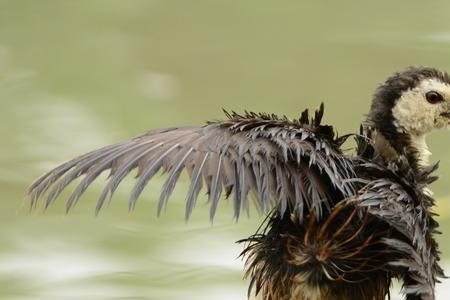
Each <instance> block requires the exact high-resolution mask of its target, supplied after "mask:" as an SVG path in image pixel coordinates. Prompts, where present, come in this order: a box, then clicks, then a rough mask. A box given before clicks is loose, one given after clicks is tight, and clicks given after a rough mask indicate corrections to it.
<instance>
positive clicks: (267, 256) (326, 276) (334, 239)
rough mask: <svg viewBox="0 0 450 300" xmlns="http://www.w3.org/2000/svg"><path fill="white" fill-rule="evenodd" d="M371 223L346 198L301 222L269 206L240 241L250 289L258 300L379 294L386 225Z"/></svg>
mask: <svg viewBox="0 0 450 300" xmlns="http://www.w3.org/2000/svg"><path fill="white" fill-rule="evenodd" d="M375 222H377V221H376V220H375V219H374V218H371V217H370V215H369V214H368V213H367V212H364V211H361V210H359V209H357V208H355V207H353V206H351V205H350V204H348V203H346V202H342V203H340V204H338V205H336V206H335V208H334V209H333V210H332V212H331V213H330V214H329V215H328V217H327V218H324V219H322V220H320V221H318V219H317V217H316V216H315V215H314V214H313V213H311V214H310V215H309V216H308V217H307V218H305V221H304V222H303V223H302V224H300V223H299V222H298V217H297V216H296V215H295V213H290V214H288V213H286V214H285V215H284V216H282V215H280V213H279V211H274V212H273V213H272V215H271V216H270V218H269V220H268V222H267V223H266V227H265V229H264V230H262V232H259V233H256V234H255V235H253V236H250V237H249V238H247V239H245V240H242V241H240V242H245V243H247V246H246V248H245V250H244V251H243V252H242V254H241V255H242V256H243V257H245V258H246V277H250V278H251V281H252V284H251V286H250V290H251V292H252V293H253V294H257V295H259V297H260V299H263V300H280V299H283V300H284V299H286V300H288V299H308V300H315V299H317V300H318V299H336V300H341V299H342V300H343V299H346V300H353V299H359V300H365V299H371V300H373V299H385V298H386V296H387V295H388V294H389V286H390V276H388V272H387V271H386V268H385V267H386V264H387V256H389V255H391V253H390V250H389V249H388V247H387V246H386V244H384V243H383V242H382V236H385V235H386V230H389V229H388V228H383V225H381V224H375ZM380 229H381V230H380ZM258 299H259V298H258Z"/></svg>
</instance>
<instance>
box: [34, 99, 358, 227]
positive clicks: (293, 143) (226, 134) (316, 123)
mask: <svg viewBox="0 0 450 300" xmlns="http://www.w3.org/2000/svg"><path fill="white" fill-rule="evenodd" d="M226 115H227V117H228V119H227V120H226V121H223V122H210V123H208V124H206V125H204V126H198V127H176V128H170V129H163V130H154V131H150V132H148V133H146V134H143V135H141V136H138V137H136V138H133V139H131V140H129V141H126V142H123V143H118V144H115V145H111V146H107V147H104V148H101V149H99V150H96V151H93V152H90V153H87V154H85V155H82V156H80V157H77V158H75V159H73V160H71V161H69V162H66V163H64V164H62V165H60V166H59V167H57V168H55V169H53V170H52V171H50V172H49V173H47V174H45V175H44V176H42V177H41V178H39V179H38V180H37V181H36V182H35V183H33V184H32V186H31V187H30V188H29V195H30V196H31V199H32V203H33V205H35V204H36V202H37V201H38V199H39V198H41V197H43V194H45V193H46V194H47V195H46V199H45V207H48V205H50V204H51V203H52V202H53V201H54V200H55V199H56V198H57V197H58V195H59V194H60V193H61V191H62V190H64V189H65V188H66V187H67V186H68V185H69V184H70V183H71V182H72V181H74V180H75V179H77V178H79V177H82V176H83V178H82V180H81V181H80V183H79V184H78V186H77V187H76V188H75V189H74V191H73V193H72V195H71V196H70V198H69V199H68V200H67V206H66V208H67V210H69V209H70V208H71V207H72V206H73V205H74V204H75V203H76V202H77V201H78V199H79V197H80V196H81V195H82V194H83V193H84V192H85V191H86V189H87V188H88V187H89V185H90V184H91V183H92V182H93V181H94V180H95V179H96V178H97V177H98V176H99V175H100V174H101V173H102V172H104V171H106V170H109V172H110V175H109V178H108V181H107V184H106V186H105V188H104V189H103V192H102V193H101V195H100V197H99V200H98V203H97V208H96V211H97V212H98V211H99V210H100V209H101V208H102V206H103V204H104V203H105V200H107V199H108V198H109V197H111V196H112V195H113V194H114V192H115V190H116V189H117V187H118V185H119V184H120V183H121V182H122V180H123V179H124V178H125V177H126V176H127V175H128V174H130V172H132V171H133V170H134V169H137V182H136V184H135V185H134V188H133V190H132V191H131V196H130V200H129V206H130V208H134V206H135V203H136V201H137V199H138V198H139V196H140V195H141V193H142V191H143V190H144V187H145V186H146V184H147V183H148V182H149V180H151V179H152V177H153V176H154V175H155V174H156V173H158V171H160V170H162V171H163V172H165V173H167V180H166V181H165V183H164V185H163V187H162V191H161V196H160V199H159V205H158V213H159V212H160V211H161V209H162V208H163V207H165V205H166V204H167V201H168V199H169V197H170V195H171V193H172V191H173V189H174V187H175V184H176V182H177V180H178V179H179V176H180V174H181V173H182V171H183V170H186V171H187V173H188V174H189V177H190V181H191V182H190V186H189V190H188V192H187V197H186V218H188V217H189V215H190V213H191V211H192V209H193V207H194V205H195V202H196V199H197V197H198V195H199V192H200V190H201V189H202V187H203V186H206V188H207V193H208V195H209V197H208V200H209V202H210V216H211V219H212V218H213V217H214V215H215V212H216V208H217V205H218V201H219V199H220V196H221V194H225V195H226V197H229V196H230V195H232V199H233V203H234V205H233V206H234V214H235V217H236V218H238V217H239V214H240V211H241V209H248V207H249V204H248V202H249V201H248V198H249V197H248V196H249V194H252V195H254V196H255V197H254V198H255V200H256V203H257V206H258V207H259V209H260V210H261V211H264V212H265V211H267V210H268V209H270V208H271V207H273V206H274V205H278V207H279V209H280V210H281V211H282V212H284V211H285V210H286V209H287V208H289V209H296V210H297V211H298V213H299V214H298V215H299V216H300V217H302V216H303V215H304V214H305V213H307V212H308V211H310V210H312V209H314V210H316V213H317V215H318V216H320V215H322V213H323V210H324V209H329V208H330V207H331V206H332V205H333V203H335V202H337V201H339V200H340V199H342V198H343V197H347V196H348V195H352V194H353V189H352V185H351V183H350V182H349V181H348V179H349V178H352V177H353V174H354V173H353V165H352V164H353V162H352V160H351V159H348V158H346V157H345V156H344V155H343V153H342V152H341V150H340V146H341V145H342V143H343V142H344V141H345V137H341V138H337V137H335V135H334V132H333V128H332V127H330V126H324V125H320V122H321V118H322V115H323V105H322V106H321V108H320V109H319V110H318V111H316V113H315V117H314V118H312V119H311V120H310V119H309V116H308V111H307V110H306V111H305V112H304V113H303V114H302V116H301V118H299V119H296V120H288V119H287V118H286V117H284V118H278V117H277V116H275V115H266V114H255V113H246V114H245V115H243V116H242V115H238V114H236V113H234V112H233V113H232V114H229V113H226Z"/></svg>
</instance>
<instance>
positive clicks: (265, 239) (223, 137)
mask: <svg viewBox="0 0 450 300" xmlns="http://www.w3.org/2000/svg"><path fill="white" fill-rule="evenodd" d="M322 115H323V106H321V108H320V109H319V110H318V111H316V113H315V115H314V117H313V118H310V117H309V116H308V112H307V111H305V112H304V113H303V114H302V116H301V117H300V118H299V119H296V120H289V119H287V118H278V117H277V116H275V115H266V114H255V113H246V114H245V115H238V114H236V113H233V114H228V113H227V117H228V119H227V120H226V121H223V122H211V123H208V124H206V125H204V126H197V127H196V126H193V127H179V128H171V129H164V130H155V131H151V132H148V133H146V134H144V135H141V136H139V137H137V138H134V139H132V140H129V141H127V142H124V143H119V144H116V145H112V146H108V147H105V148H102V149H100V150H97V151H93V152H91V153H88V154H85V155H83V156H80V157H78V158H75V159H74V160H72V161H69V162H67V163H65V164H63V165H61V166H59V167H57V168H56V169H54V170H52V171H51V172H49V173H48V174H46V175H44V176H43V177H41V178H40V179H38V180H37V181H36V182H35V183H34V184H33V185H32V186H31V187H30V191H29V193H30V196H31V198H32V203H33V204H35V203H36V201H37V200H38V199H39V198H40V197H42V195H43V194H44V193H45V192H48V195H47V198H46V201H45V206H46V207H47V206H48V205H49V204H51V203H52V202H53V201H54V200H55V199H56V197H57V196H58V195H59V194H60V192H61V191H62V190H63V189H64V188H66V187H67V185H68V184H70V183H71V182H72V181H73V180H75V179H77V178H78V177H80V176H82V175H85V176H84V178H83V179H82V181H81V182H80V183H79V185H78V186H77V187H76V189H75V190H74V192H73V194H72V196H71V197H70V198H69V200H68V202H67V209H70V208H71V207H72V206H73V205H74V204H75V203H76V201H77V200H78V198H79V197H80V195H81V194H82V193H83V192H84V191H85V190H86V188H87V187H88V186H89V185H90V184H91V183H92V181H93V180H95V179H96V178H97V177H98V176H99V175H100V174H101V173H102V172H103V171H105V170H110V177H109V181H108V183H107V185H106V187H105V189H104V190H103V192H102V194H101V196H100V199H99V201H98V204H97V211H98V210H100V209H101V207H102V206H103V204H104V202H105V200H107V199H108V198H109V197H111V195H112V194H113V193H114V191H115V190H116V188H117V186H118V185H119V184H120V182H121V181H122V180H123V179H124V178H125V177H126V176H127V175H128V174H129V173H130V172H131V171H132V170H134V169H137V170H138V171H137V172H138V173H137V177H138V179H137V183H136V185H135V187H134V188H133V190H132V194H131V198H130V207H131V208H134V206H135V203H136V200H137V199H138V197H139V196H140V194H141V192H142V191H143V189H144V187H145V185H146V184H147V183H148V181H149V180H150V179H151V178H152V177H153V176H154V175H155V174H156V173H157V172H158V171H159V170H163V171H164V172H166V173H167V181H166V182H165V184H164V185H163V190H162V192H161V197H160V200H159V205H158V212H159V211H161V209H162V208H163V207H165V205H166V204H167V200H168V198H169V196H170V194H171V192H172V191H173V189H174V186H175V184H176V181H177V180H178V178H179V176H180V174H181V172H182V171H183V170H184V169H186V170H187V172H188V174H189V176H190V178H191V184H190V187H189V190H188V193H187V197H186V218H188V217H189V215H190V213H191V211H192V209H193V207H194V206H195V202H196V199H197V197H198V195H199V192H200V190H201V189H202V186H206V188H207V193H208V201H209V202H210V215H211V219H212V218H213V217H214V215H215V213H216V208H217V204H218V201H219V199H220V196H221V195H222V194H225V195H226V197H227V198H228V197H230V198H232V200H233V204H234V205H233V207H234V213H235V217H236V218H238V217H239V214H240V212H241V210H247V209H249V206H250V205H249V200H250V199H252V200H254V202H255V204H256V207H257V208H259V210H260V211H261V212H263V213H268V218H267V220H266V223H265V226H262V228H263V229H261V230H259V231H258V232H257V233H256V234H255V235H253V236H251V237H249V238H248V239H245V240H243V241H242V242H244V243H245V245H246V248H245V250H244V251H243V253H242V255H243V256H244V257H246V275H247V276H248V277H249V278H251V286H250V293H251V294H254V295H257V297H259V299H262V300H381V299H385V298H386V297H388V295H389V288H390V285H391V281H392V279H393V278H398V279H400V280H402V281H403V287H404V293H405V296H406V298H407V299H408V300H413V299H423V300H425V299H427V300H428V299H434V286H435V283H436V281H437V280H438V277H442V276H443V272H442V269H441V268H440V267H439V265H438V261H439V252H438V249H437V244H436V242H435V240H434V238H433V235H434V233H435V232H436V228H437V223H436V221H435V220H434V219H433V217H434V214H433V212H432V206H433V204H434V200H433V199H432V196H431V193H430V192H429V190H428V187H427V186H428V184H429V183H431V182H432V181H434V180H435V179H436V178H435V177H434V176H432V172H433V171H434V170H435V169H436V168H437V166H436V165H432V166H428V163H427V158H428V153H429V152H428V149H427V147H426V144H425V138H424V137H425V134H426V133H428V132H430V131H431V130H434V129H441V128H445V127H447V126H448V125H449V124H450V79H449V77H448V75H447V74H446V73H442V72H440V71H438V70H436V69H432V68H409V69H406V70H405V71H403V72H400V73H397V74H395V75H394V76H392V77H390V78H389V79H388V80H387V81H386V83H385V84H383V85H382V86H381V87H380V88H379V89H378V90H377V93H376V94H375V97H374V100H373V102H372V107H371V110H370V112H369V115H368V119H367V122H366V123H365V124H364V125H363V126H362V127H361V132H360V134H357V135H355V139H356V142H357V147H356V151H355V152H356V153H353V154H351V153H346V152H344V151H343V150H341V146H342V144H343V143H344V142H345V140H346V139H347V138H348V136H343V137H337V136H336V135H335V133H334V130H333V128H332V127H331V126H327V125H322V124H321V119H322ZM250 196H252V197H250Z"/></svg>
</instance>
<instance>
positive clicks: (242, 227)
mask: <svg viewBox="0 0 450 300" xmlns="http://www.w3.org/2000/svg"><path fill="white" fill-rule="evenodd" d="M0 2H1V1H0ZM133 4H134V5H133V6H130V5H128V4H126V3H125V2H123V1H108V5H105V3H104V1H89V2H83V1H59V2H55V1H46V0H43V1H34V2H33V1H28V2H27V4H26V5H25V4H24V3H23V2H21V1H14V2H13V1H2V2H1V3H0V12H1V13H0V14H1V15H0V43H1V45H0V140H1V141H2V142H1V147H0V190H1V199H0V237H1V239H2V243H1V244H0V298H1V299H13V300H19V299H23V300H25V299H26V300H29V299H50V300H52V299H55V300H56V299H58V300H59V299H93V300H100V299H152V300H162V299H164V300H166V299H170V300H177V299H180V300H181V299H183V300H186V299H189V300H190V299H193V300H203V299H205V300H206V299H217V300H222V299H223V300H225V299H226V300H238V299H241V300H243V299H245V298H246V286H247V282H246V281H244V280H242V276H243V273H242V261H241V260H240V259H237V256H238V255H239V253H240V251H241V250H242V246H241V245H237V244H235V243H234V241H236V240H238V239H240V238H244V237H247V236H249V235H250V234H252V233H253V232H254V231H255V230H256V228H257V226H258V225H259V223H260V222H261V221H262V218H261V217H257V216H255V215H252V216H251V218H250V219H246V218H245V217H244V218H242V220H240V221H239V223H238V224H234V222H233V220H232V207H230V205H229V204H228V203H227V202H226V201H224V202H223V203H222V204H221V207H220V213H219V214H218V216H217V219H216V221H215V223H214V225H213V226H211V224H209V223H208V221H207V220H209V218H208V208H207V207H206V206H204V205H202V201H199V205H198V207H197V209H196V210H195V211H194V214H193V217H192V219H191V220H190V221H189V222H188V223H187V224H186V223H185V222H184V220H183V216H184V214H183V209H184V203H183V199H184V197H185V196H184V195H185V192H186V189H187V187H186V182H182V183H181V184H180V185H179V187H177V189H176V190H175V192H174V196H173V199H171V203H170V204H169V206H168V208H167V212H166V213H165V214H163V216H162V217H161V218H159V219H156V217H155V215H156V213H155V202H156V199H157V196H158V192H159V190H160V188H161V181H162V180H158V179H156V180H155V182H154V183H152V184H151V185H150V186H149V187H148V189H146V196H145V197H144V198H145V199H143V200H142V201H140V202H139V204H138V207H137V210H136V211H135V212H133V213H132V214H128V213H127V212H126V209H127V203H126V200H127V197H128V195H129V191H130V186H131V184H132V183H133V179H129V180H127V181H125V182H124V184H123V186H122V187H121V188H120V189H119V190H118V193H117V194H116V197H115V198H114V199H113V201H112V203H111V204H110V207H108V208H107V209H106V210H105V211H103V212H102V213H101V215H100V216H99V217H98V218H95V217H94V216H93V208H94V206H95V203H94V202H95V199H96V197H98V194H99V191H100V188H101V186H102V183H103V182H102V180H101V179H100V180H98V182H96V183H95V184H93V186H92V188H91V189H90V190H89V192H88V193H87V194H86V195H85V197H83V198H82V199H81V201H80V203H79V205H77V207H76V208H75V209H74V211H73V212H72V213H70V214H69V215H68V216H65V215H64V213H63V212H64V203H63V201H57V203H56V204H55V206H53V207H51V208H50V210H49V211H47V212H45V213H43V212H42V211H41V210H38V211H33V212H31V213H30V212H29V210H28V203H27V201H26V200H25V199H24V193H25V189H26V186H27V185H28V184H29V183H30V182H31V181H32V180H33V179H34V178H36V177H37V176H39V175H40V174H41V173H42V172H43V171H46V170H48V169H49V168H51V167H53V166H55V165H56V164H57V163H59V162H61V161H64V160H66V159H69V158H71V157H73V156H75V155H77V154H81V153H83V152H86V151H89V150H91V149H94V148H97V147H100V146H103V145H105V144H109V143H112V142H116V141H120V140H123V139H125V138H129V137H131V136H135V135H137V134H139V133H141V132H143V131H145V130H147V129H151V128H156V127H166V126H172V125H178V124H195V123H200V122H203V121H205V120H206V119H210V120H211V119H217V118H221V117H222V115H221V110H220V109H221V108H222V107H224V108H226V109H230V110H231V109H234V110H236V111H243V110H244V109H249V110H257V111H273V112H276V113H279V114H287V115H289V116H291V117H295V116H296V115H297V114H298V112H300V111H301V110H303V109H304V108H305V107H311V108H312V107H316V106H317V105H318V103H319V102H320V101H325V103H326V112H325V118H326V121H327V122H329V123H331V124H336V125H337V128H338V129H339V132H340V133H346V132H347V131H353V130H355V129H357V128H358V123H359V121H360V120H361V119H362V117H360V116H362V115H363V114H364V113H365V112H366V111H367V109H368V103H369V98H370V95H371V93H372V91H373V89H374V88H375V86H376V85H377V83H379V82H380V81H381V80H383V79H384V78H385V76H386V75H387V74H389V73H391V72H392V71H394V70H396V69H399V68H402V67H404V66H406V65H410V64H415V65H433V66H438V67H440V68H443V69H447V70H450V63H449V61H448V49H447V48H446V47H447V46H448V42H449V40H450V39H449V33H448V32H445V28H449V26H450V19H449V18H448V16H447V15H448V11H449V10H450V4H449V3H447V2H442V1H440V2H439V1H437V2H433V3H428V4H427V7H426V12H427V14H426V16H427V17H428V20H427V22H418V21H417V20H423V19H424V18H423V11H424V9H423V7H420V6H418V5H416V4H415V3H412V2H409V3H408V12H407V14H405V15H401V14H399V12H402V11H404V7H402V5H401V2H395V3H394V2H392V1H389V2H387V1H386V2H385V3H383V1H381V2H380V1H377V2H373V3H370V4H368V3H365V4H364V5H362V4H361V3H359V2H357V1H349V5H351V6H352V10H349V9H346V8H345V7H344V6H342V5H341V3H337V2H336V3H327V4H324V3H321V2H320V1H317V2H311V3H310V4H308V5H305V4H303V3H302V2H299V1H297V2H295V1H291V2H286V3H284V5H283V6H280V5H279V4H277V3H276V2H264V3H263V2H258V3H256V2H255V3H250V2H243V1H239V0H228V1H215V2H214V4H213V3H212V2H210V1H198V2H195V3H192V2H189V3H188V2H186V1H134V2H133ZM387 7H389V8H390V9H386V8H387ZM371 16H377V17H376V18H374V19H373V18H372V17H371ZM380 16H383V22H381V23H380V18H379V17H380ZM443 30H444V31H443ZM350 108H351V109H350ZM429 143H430V146H431V149H432V150H433V153H434V154H435V156H434V159H435V160H437V159H440V160H441V169H440V170H439V175H441V176H442V177H443V180H441V181H439V182H437V183H436V184H435V185H434V186H433V190H434V191H435V193H436V196H437V198H438V201H439V203H438V207H437V211H438V212H439V213H441V215H442V217H441V220H440V222H441V224H442V231H443V232H444V234H443V236H442V237H441V238H440V245H441V249H442V251H443V257H444V261H448V258H449V257H450V243H448V238H446V237H447V236H448V235H449V234H450V222H449V220H450V213H449V212H450V206H449V204H448V203H450V202H449V201H448V200H449V193H448V184H447V182H448V180H449V179H450V153H449V152H448V148H449V147H450V138H449V136H448V133H437V134H435V135H432V136H430V139H429ZM66 196H67V194H63V195H62V198H64V197H66ZM60 200H63V199H60ZM253 214H255V213H253ZM444 266H445V269H446V270H450V265H449V263H445V262H444ZM394 299H401V298H400V297H399V296H398V295H396V296H395V297H394ZM438 299H439V300H444V299H450V281H449V280H445V281H444V283H443V284H441V285H439V286H438Z"/></svg>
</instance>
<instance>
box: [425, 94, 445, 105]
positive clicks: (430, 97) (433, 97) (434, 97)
mask: <svg viewBox="0 0 450 300" xmlns="http://www.w3.org/2000/svg"><path fill="white" fill-rule="evenodd" d="M425 98H427V101H428V102H429V103H431V104H436V103H438V102H441V101H444V98H443V97H442V95H441V94H439V93H438V92H435V91H431V92H428V93H426V94H425Z"/></svg>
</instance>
